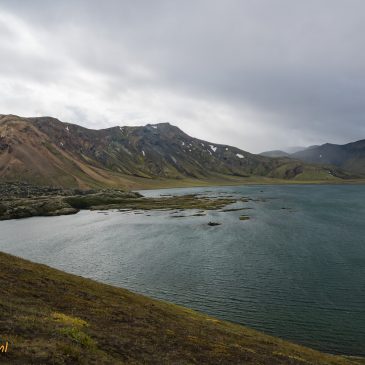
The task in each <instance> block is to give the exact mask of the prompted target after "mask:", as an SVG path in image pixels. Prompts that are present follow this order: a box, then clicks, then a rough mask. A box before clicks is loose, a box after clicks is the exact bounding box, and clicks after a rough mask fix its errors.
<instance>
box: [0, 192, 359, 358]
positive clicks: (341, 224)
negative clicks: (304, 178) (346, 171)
mask: <svg viewBox="0 0 365 365" xmlns="http://www.w3.org/2000/svg"><path fill="white" fill-rule="evenodd" d="M197 192H198V193H201V194H204V195H211V196H217V195H218V194H221V195H222V194H223V195H224V194H228V195H232V194H233V195H237V196H247V197H251V198H253V199H254V200H252V201H249V202H247V203H243V202H239V203H236V204H235V205H234V206H232V207H236V208H239V207H248V208H252V209H249V210H244V211H231V212H219V211H214V212H207V215H206V216H190V217H184V218H178V219H172V218H171V214H172V212H171V211H163V212H147V213H143V214H136V212H123V213H121V212H108V213H106V214H105V213H98V212H88V211H83V212H81V213H79V214H77V215H75V216H63V217H47V218H30V219H23V220H18V221H15V220H13V221H5V222H0V232H1V235H0V250H2V251H5V252H9V253H12V254H15V255H18V256H22V257H25V258H28V259H30V260H33V261H37V262H42V263H46V264H48V265H50V266H53V267H56V268H59V269H62V270H65V271H68V272H71V273H75V274H78V275H82V276H85V277H90V278H93V279H96V280H99V281H103V282H106V283H111V284H114V285H117V286H122V287H126V288H129V289H131V290H134V291H137V292H140V293H145V294H147V295H150V296H153V297H156V298H162V299H165V300H169V301H172V302H175V303H179V304H183V305H186V306H189V307H191V308H194V309H198V310H201V311H203V312H206V313H208V314H212V315H215V316H217V317H220V318H223V319H227V320H230V321H234V322H238V323H242V324H245V325H248V326H250V327H254V328H256V329H259V330H262V331H265V332H267V333H270V334H274V335H276V336H281V337H283V338H286V339H290V340H292V341H295V342H298V343H302V344H305V345H309V346H312V347H314V348H318V349H321V350H324V351H327V352H337V353H347V354H357V355H365V348H364V346H363V345H364V343H365V309H364V308H365V239H364V237H365V228H364V216H365V206H364V202H365V186H244V187H216V188H192V189H171V190H159V191H145V192H143V193H144V194H146V195H149V196H155V195H159V194H186V193H197ZM138 213H140V212H138ZM191 213H194V212H191ZM174 214H179V215H181V212H179V213H174ZM183 214H188V213H187V212H185V213H183ZM242 214H245V215H249V216H250V217H251V219H250V220H248V221H240V220H239V216H240V215H242ZM209 221H214V222H220V223H222V225H219V226H215V227H210V226H208V224H207V223H208V222H209Z"/></svg>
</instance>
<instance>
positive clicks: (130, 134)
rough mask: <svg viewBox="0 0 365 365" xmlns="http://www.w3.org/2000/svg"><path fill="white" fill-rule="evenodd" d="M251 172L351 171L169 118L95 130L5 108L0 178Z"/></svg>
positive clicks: (110, 181)
mask: <svg viewBox="0 0 365 365" xmlns="http://www.w3.org/2000/svg"><path fill="white" fill-rule="evenodd" d="M252 177H258V178H273V179H284V180H286V181H289V180H298V181H308V180H325V181H337V180H340V179H342V178H348V177H349V175H347V174H346V173H344V172H343V171H341V169H336V168H333V166H332V167H331V166H329V167H326V166H318V165H311V164H307V163H303V162H301V161H299V160H293V159H289V158H285V157H283V158H274V159H273V158H268V157H265V156H260V155H254V154H251V153H248V152H246V151H243V150H240V149H238V148H236V147H232V146H228V145H221V144H216V143H210V142H206V141H203V140H200V139H196V138H193V137H190V136H188V135H187V134H185V133H184V132H183V131H181V130H180V129H179V128H177V127H175V126H173V125H170V124H168V123H161V124H155V125H151V124H148V125H146V126H144V127H120V126H117V127H112V128H107V129H101V130H92V129H87V128H84V127H81V126H79V125H76V124H69V123H63V122H61V121H59V120H58V119H55V118H51V117H40V118H22V117H18V116H14V115H0V181H22V182H28V183H32V184H38V185H53V186H61V187H81V188H87V187H103V186H114V187H115V186H118V187H126V188H131V187H144V186H150V185H151V184H152V185H153V183H154V182H156V181H162V180H163V181H165V182H174V184H175V185H177V183H178V182H180V181H181V182H183V181H185V180H186V179H190V180H189V181H190V182H191V181H195V182H196V181H218V180H223V181H227V182H228V181H232V179H233V180H235V181H237V180H241V181H243V180H244V179H247V178H252Z"/></svg>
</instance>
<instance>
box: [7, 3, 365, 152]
mask: <svg viewBox="0 0 365 365" xmlns="http://www.w3.org/2000/svg"><path fill="white" fill-rule="evenodd" d="M364 34H365V3H364V2H363V1H362V0H342V1H340V0H332V1H327V0H326V1H324V0H315V1H314V0H307V1H305V2H304V1H292V0H277V1H268V0H265V1H264V0H225V1H219V0H216V1H214V0H213V1H212V0H209V1H208V0H206V1H199V0H194V1H177V0H176V1H174V0H169V1H168V0H166V1H157V0H156V1H148V0H145V1H139V0H135V1H113V0H108V1H105V2H100V1H93V0H88V1H86V0H85V1H77V0H76V1H71V0H68V1H67V0H66V1H52V2H51V1H46V0H43V1H39V0H38V1H37V0H33V1H32V2H23V1H17V0H12V1H6V0H5V1H2V2H1V3H0V55H1V57H0V85H1V88H0V113H3V114H4V113H12V114H19V115H26V116H34V115H52V116H55V117H58V118H59V119H61V120H64V121H69V122H75V123H79V124H81V125H84V126H87V127H90V128H104V127H108V126H112V125H143V124H146V123H148V122H171V123H173V124H175V125H178V126H179V127H180V128H182V129H183V130H184V131H186V132H187V133H189V134H191V135H193V136H196V137H199V138H202V139H207V140H211V141H213V142H218V143H219V142H221V143H228V144H232V145H236V146H238V147H241V148H243V149H245V150H248V151H252V152H260V151H262V150H268V149H276V148H285V147H287V146H293V145H310V144H317V143H324V142H334V143H346V142H349V141H353V140H357V139H361V138H365V123H364V116H365V43H364V41H363V35H364Z"/></svg>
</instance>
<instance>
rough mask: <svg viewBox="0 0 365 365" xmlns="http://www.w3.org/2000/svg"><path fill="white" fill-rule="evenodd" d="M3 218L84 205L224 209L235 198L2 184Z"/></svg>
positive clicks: (71, 209) (72, 210)
mask: <svg viewBox="0 0 365 365" xmlns="http://www.w3.org/2000/svg"><path fill="white" fill-rule="evenodd" d="M0 196H1V200H0V220H7V219H19V218H27V217H34V216H58V215H67V214H75V213H78V212H79V211H80V210H82V209H90V210H94V209H98V210H106V209H131V210H134V209H138V210H151V209H204V210H214V209H221V208H223V207H225V206H226V205H228V204H231V203H234V202H235V201H236V199H233V198H227V197H226V198H215V199H212V198H208V197H199V196H197V195H193V194H192V195H184V196H168V197H159V198H146V197H144V196H143V195H141V194H140V193H138V192H131V191H124V190H120V189H99V190H97V189H90V190H81V189H62V188H58V187H44V186H35V185H30V184H26V183H2V184H0Z"/></svg>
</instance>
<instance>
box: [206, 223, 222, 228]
mask: <svg viewBox="0 0 365 365" xmlns="http://www.w3.org/2000/svg"><path fill="white" fill-rule="evenodd" d="M221 224H222V223H218V222H209V223H208V226H211V227H213V226H220V225H221Z"/></svg>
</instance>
